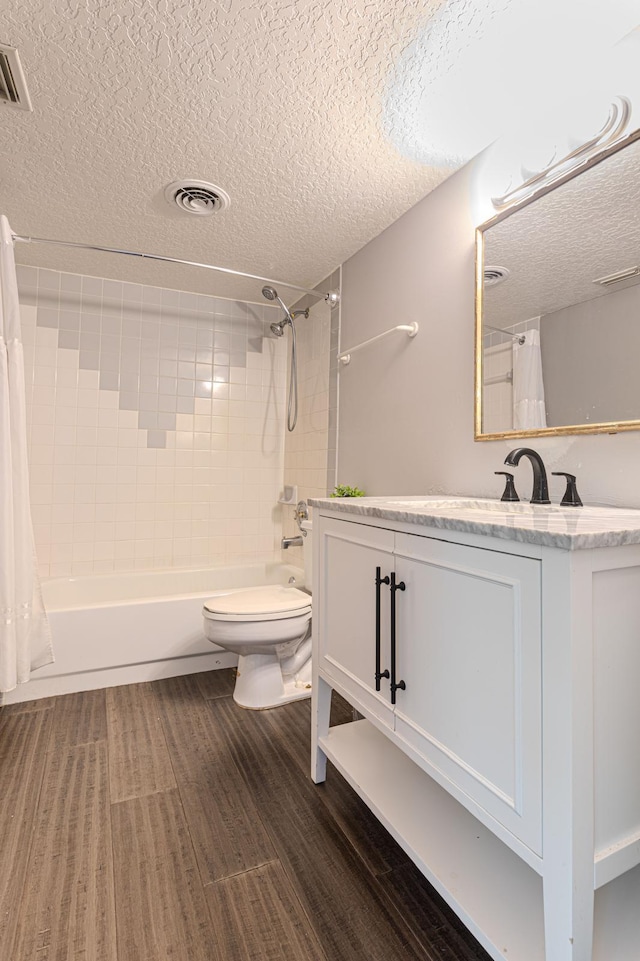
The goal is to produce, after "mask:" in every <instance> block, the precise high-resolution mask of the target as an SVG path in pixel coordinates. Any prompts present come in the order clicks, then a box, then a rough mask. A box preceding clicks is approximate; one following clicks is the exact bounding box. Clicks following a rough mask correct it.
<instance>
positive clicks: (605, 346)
mask: <svg viewBox="0 0 640 961" xmlns="http://www.w3.org/2000/svg"><path fill="white" fill-rule="evenodd" d="M639 317H640V287H638V286H633V287H628V288H627V289H626V290H619V289H616V290H610V291H609V292H608V293H607V295H606V296H605V297H598V298H596V299H594V300H589V301H587V302H586V303H583V304H575V305H574V306H572V307H565V308H564V309H563V310H557V311H555V312H554V313H552V314H546V315H545V316H543V317H542V318H541V320H540V342H541V349H542V369H543V371H544V388H545V402H546V408H547V424H548V425H549V427H554V426H555V425H557V424H582V423H589V422H591V423H594V424H596V423H605V422H607V421H615V420H634V419H636V420H637V419H639V418H640V374H639V370H638V359H639V358H640V323H639V322H638V319H639Z"/></svg>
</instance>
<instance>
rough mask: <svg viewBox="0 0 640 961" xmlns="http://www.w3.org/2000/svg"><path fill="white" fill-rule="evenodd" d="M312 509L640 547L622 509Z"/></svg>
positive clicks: (349, 505) (632, 515)
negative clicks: (637, 545)
mask: <svg viewBox="0 0 640 961" xmlns="http://www.w3.org/2000/svg"><path fill="white" fill-rule="evenodd" d="M309 503H310V504H311V506H312V507H316V508H319V509H322V510H328V511H331V512H335V513H337V514H355V515H357V516H359V517H370V518H379V519H381V520H389V521H403V522H405V523H408V524H418V525H421V526H424V527H435V528H439V529H441V530H451V531H461V532H462V533H471V534H484V535H487V536H489V537H501V538H504V539H506V540H514V541H521V542H522V543H525V544H538V545H540V546H542V547H557V548H561V549H563V550H585V549H588V548H594V547H620V546H621V545H624V544H640V510H635V509H633V508H624V507H589V506H586V507H560V506H559V505H558V504H551V505H549V506H544V505H537V504H536V505H533V504H528V503H525V502H522V501H520V502H518V503H516V504H503V503H502V502H501V501H498V500H490V499H488V498H481V497H463V496H460V497H445V496H442V495H434V496H433V497H420V496H415V497H335V498H334V497H327V498H311V499H310V500H309Z"/></svg>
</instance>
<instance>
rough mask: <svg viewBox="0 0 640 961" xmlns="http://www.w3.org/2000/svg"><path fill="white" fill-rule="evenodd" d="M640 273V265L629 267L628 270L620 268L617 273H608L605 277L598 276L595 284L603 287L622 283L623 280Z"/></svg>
mask: <svg viewBox="0 0 640 961" xmlns="http://www.w3.org/2000/svg"><path fill="white" fill-rule="evenodd" d="M638 275H640V267H627V268H626V270H618V271H617V272H616V273H615V274H607V275H606V276H605V277H597V278H596V280H594V281H593V283H594V284H600V286H601V287H610V286H611V285H612V284H620V283H622V281H623V280H629V279H630V278H631V277H637V276H638Z"/></svg>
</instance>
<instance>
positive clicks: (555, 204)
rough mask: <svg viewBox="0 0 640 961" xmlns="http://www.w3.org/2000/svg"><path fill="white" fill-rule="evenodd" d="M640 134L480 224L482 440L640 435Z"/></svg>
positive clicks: (478, 435) (478, 382) (478, 400)
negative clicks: (621, 432) (629, 432)
mask: <svg viewBox="0 0 640 961" xmlns="http://www.w3.org/2000/svg"><path fill="white" fill-rule="evenodd" d="M639 137H640V131H638V132H636V133H635V134H633V135H632V136H631V137H628V138H626V139H625V141H624V143H623V145H619V146H618V148H616V149H615V151H614V150H612V151H609V152H607V154H606V155H605V156H604V158H603V159H600V160H598V162H592V163H591V165H589V167H588V169H583V172H581V173H577V174H574V175H573V176H572V177H571V178H570V179H568V180H566V181H565V182H563V183H561V184H560V185H559V186H557V187H555V188H554V189H551V190H549V191H548V192H547V193H545V194H544V195H543V196H538V197H537V198H534V199H533V200H532V201H530V202H528V203H527V204H526V205H523V206H521V207H519V208H518V209H515V210H510V211H506V212H505V213H504V214H501V215H500V216H499V217H496V218H494V219H493V220H491V221H489V222H488V223H487V224H484V225H483V226H482V227H480V228H479V229H478V231H477V241H476V245H477V250H476V253H477V271H478V278H479V280H478V285H477V286H478V289H477V312H476V313H477V317H476V320H477V330H476V438H477V439H491V438H495V437H501V436H504V435H506V436H508V437H511V436H513V437H517V436H536V435H541V434H557V433H581V432H585V433H592V432H599V431H615V430H629V429H640V216H639V215H638V213H639V211H640V139H638V138H639ZM621 147H623V149H621Z"/></svg>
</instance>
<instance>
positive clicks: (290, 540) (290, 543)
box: [280, 534, 304, 551]
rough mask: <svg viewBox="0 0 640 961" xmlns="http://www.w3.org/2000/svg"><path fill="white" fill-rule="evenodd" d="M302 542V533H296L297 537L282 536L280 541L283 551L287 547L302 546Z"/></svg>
mask: <svg viewBox="0 0 640 961" xmlns="http://www.w3.org/2000/svg"><path fill="white" fill-rule="evenodd" d="M303 544H304V540H303V537H302V534H298V536H297V537H283V538H282V541H281V542H280V546H281V547H282V550H283V551H286V550H287V548H288V547H302V545H303Z"/></svg>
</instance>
